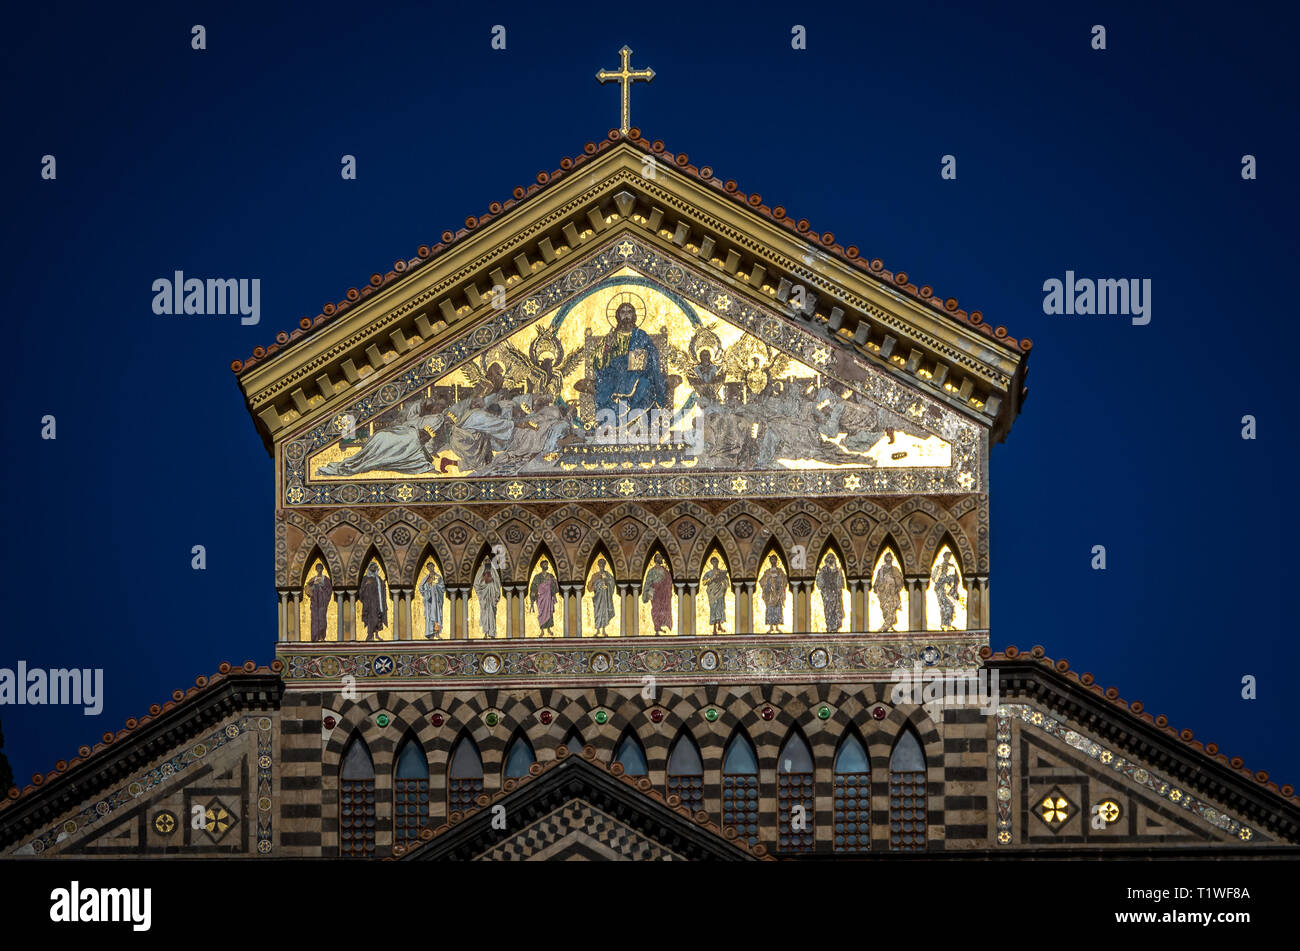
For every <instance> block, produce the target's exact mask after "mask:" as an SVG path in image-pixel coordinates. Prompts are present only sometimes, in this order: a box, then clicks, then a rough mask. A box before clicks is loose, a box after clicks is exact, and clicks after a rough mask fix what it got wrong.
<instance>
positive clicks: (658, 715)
mask: <svg viewBox="0 0 1300 951" xmlns="http://www.w3.org/2000/svg"><path fill="white" fill-rule="evenodd" d="M650 719H651V720H653V721H654V722H655V723H663V721H664V712H663V711H662V710H660V709H658V708H655V709H654V710H651V711H650Z"/></svg>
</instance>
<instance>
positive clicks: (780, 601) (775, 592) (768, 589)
mask: <svg viewBox="0 0 1300 951" xmlns="http://www.w3.org/2000/svg"><path fill="white" fill-rule="evenodd" d="M767 564H768V567H767V571H765V572H763V577H761V578H759V579H758V586H759V587H760V588H762V590H763V604H765V605H766V606H767V614H766V616H765V618H764V621H765V623H766V624H767V633H769V634H774V633H779V628H780V627H781V625H783V624H785V592H786V589H787V588H788V587H789V585H790V579H789V578H787V577H786V574H785V572H784V571H782V570H781V562H780V560H779V559H778V558H777V557H776V555H773V556H772V557H771V558H769V559H768V562H767Z"/></svg>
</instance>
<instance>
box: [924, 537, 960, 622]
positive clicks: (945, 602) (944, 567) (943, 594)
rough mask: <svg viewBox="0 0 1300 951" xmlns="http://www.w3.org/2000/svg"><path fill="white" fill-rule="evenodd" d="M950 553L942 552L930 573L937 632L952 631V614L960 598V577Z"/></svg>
mask: <svg viewBox="0 0 1300 951" xmlns="http://www.w3.org/2000/svg"><path fill="white" fill-rule="evenodd" d="M951 559H952V553H951V552H946V551H945V552H944V553H943V560H942V561H940V562H939V564H937V565H935V566H934V571H932V572H931V573H930V583H931V584H933V585H934V597H935V600H936V601H938V602H939V630H941V631H951V630H952V629H953V614H954V613H955V612H956V610H957V601H958V599H959V598H960V597H961V592H960V590H959V589H960V587H961V577H960V576H959V575H958V574H957V565H956V564H955V563H954V562H953V561H952V560H951Z"/></svg>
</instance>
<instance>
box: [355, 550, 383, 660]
mask: <svg viewBox="0 0 1300 951" xmlns="http://www.w3.org/2000/svg"><path fill="white" fill-rule="evenodd" d="M357 596H358V597H359V598H361V623H362V624H364V625H365V626H366V640H368V641H373V640H374V639H375V634H376V633H378V632H379V631H382V630H383V629H384V628H386V627H387V626H388V586H387V585H385V584H384V579H383V578H381V577H379V566H378V565H377V564H375V563H374V562H373V561H372V562H371V563H370V567H369V568H367V569H366V576H365V577H364V578H362V579H361V590H360V591H358V592H357Z"/></svg>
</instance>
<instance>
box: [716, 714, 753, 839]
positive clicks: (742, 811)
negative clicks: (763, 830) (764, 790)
mask: <svg viewBox="0 0 1300 951" xmlns="http://www.w3.org/2000/svg"><path fill="white" fill-rule="evenodd" d="M722 824H723V826H724V827H725V826H735V827H736V831H737V832H739V833H740V835H741V837H743V838H744V839H745V840H746V841H747V842H749V844H750V845H756V844H758V757H757V755H755V753H754V744H753V743H751V742H749V738H748V737H746V736H745V734H743V733H741V732H740V731H739V730H737V731H736V732H735V733H733V734H732V735H731V739H730V741H728V743H727V748H726V751H725V752H724V753H723V756H722Z"/></svg>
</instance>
